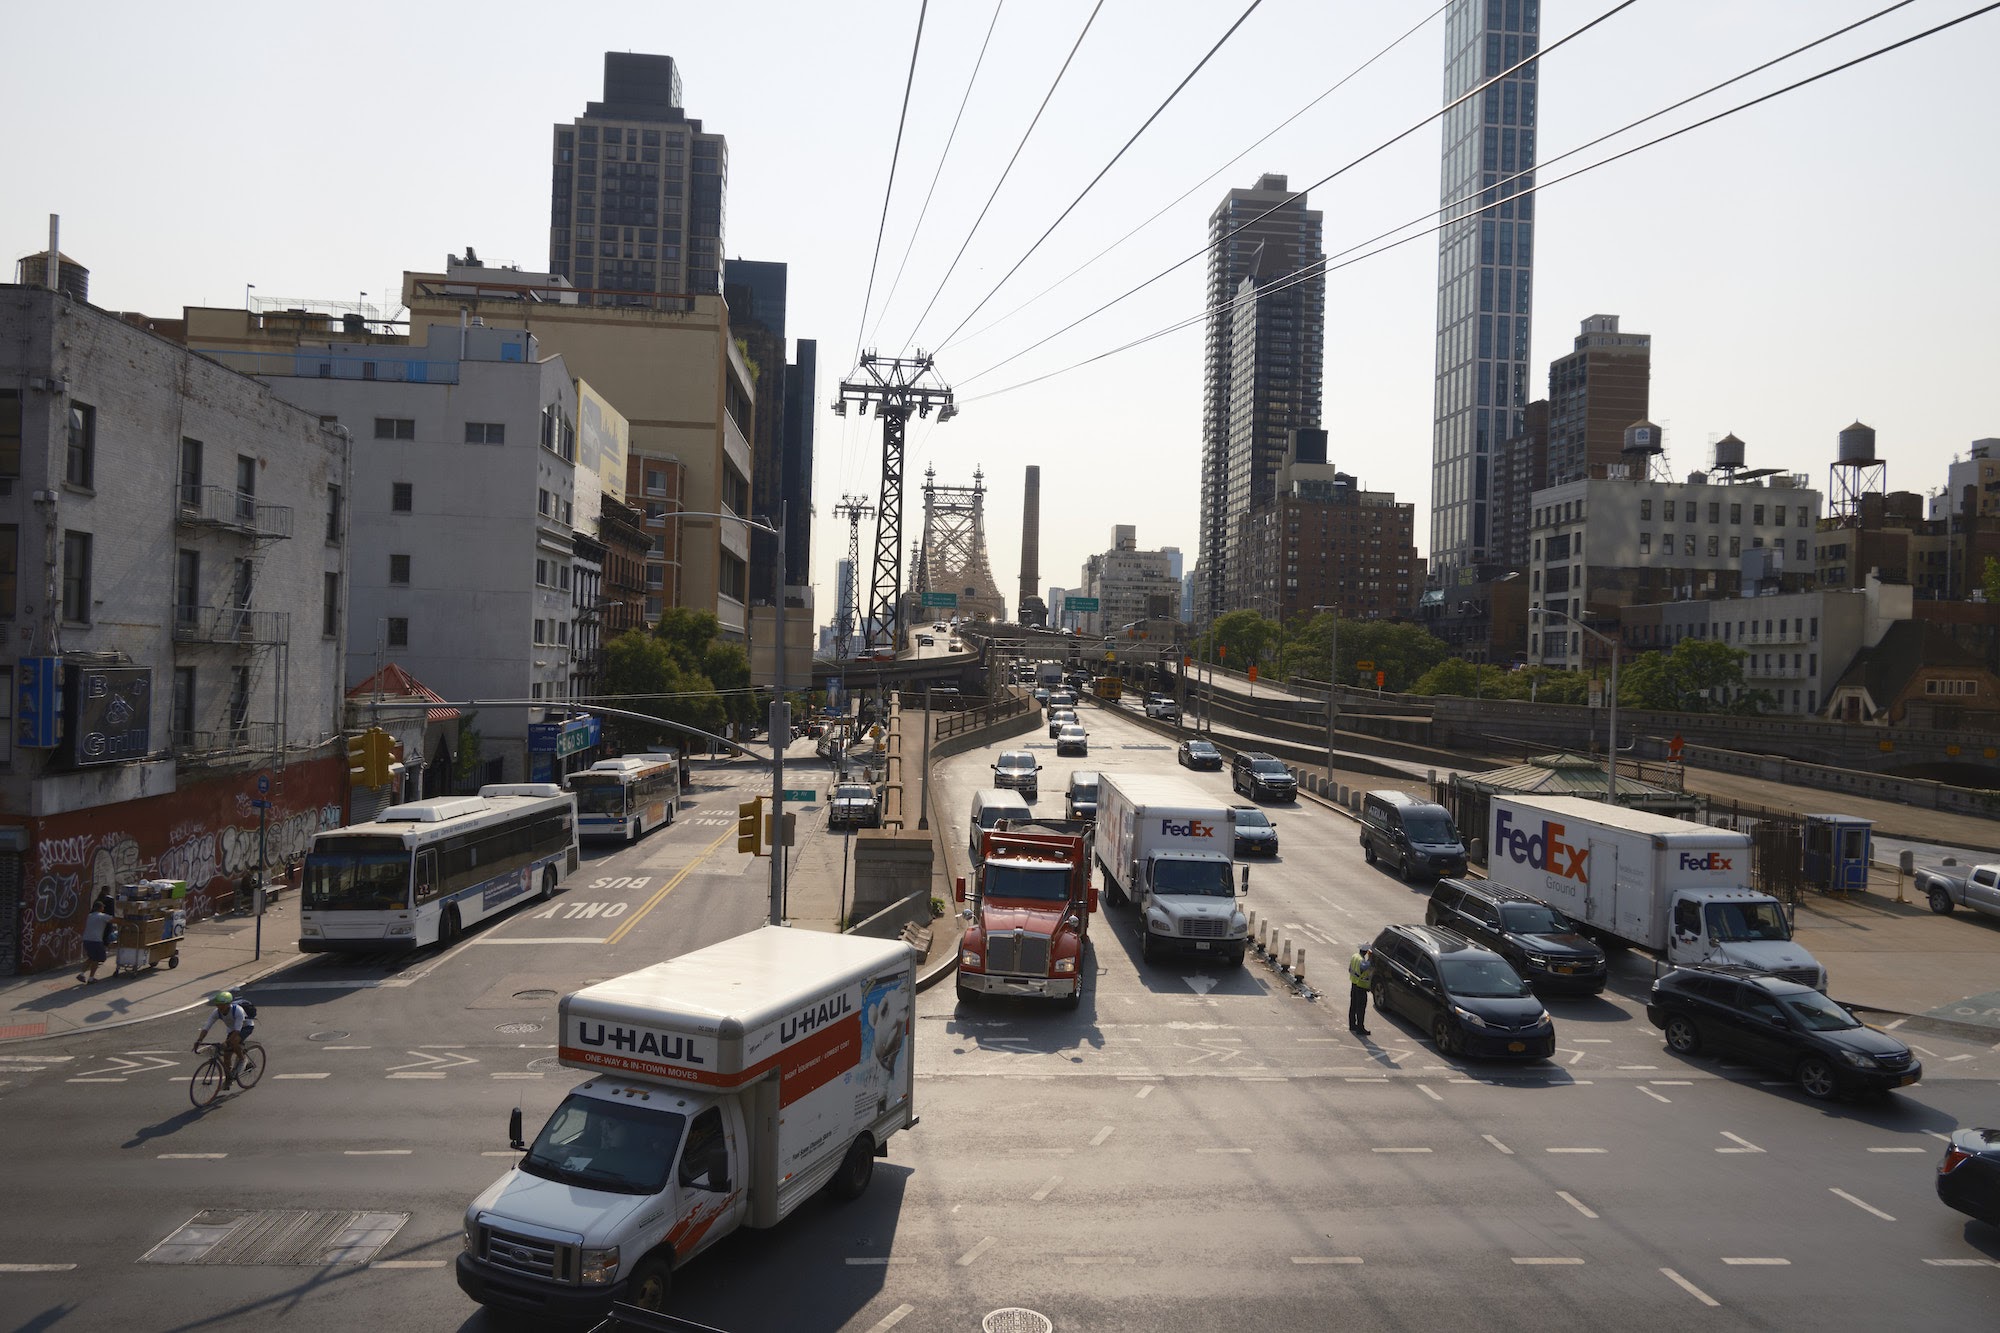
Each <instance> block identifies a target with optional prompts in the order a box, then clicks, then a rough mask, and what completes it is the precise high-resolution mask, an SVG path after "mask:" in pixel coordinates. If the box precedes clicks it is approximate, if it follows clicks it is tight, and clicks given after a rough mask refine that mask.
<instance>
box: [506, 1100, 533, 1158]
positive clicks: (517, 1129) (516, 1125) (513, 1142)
mask: <svg viewBox="0 0 2000 1333" xmlns="http://www.w3.org/2000/svg"><path fill="white" fill-rule="evenodd" d="M507 1146H508V1147H510V1148H512V1149H513V1150H514V1151H515V1152H521V1151H522V1150H524V1149H525V1148H526V1147H527V1146H528V1145H527V1144H525V1143H523V1142H522V1141H521V1108H520V1107H518V1106H517V1107H515V1108H514V1109H513V1110H512V1111H510V1112H508V1114H507Z"/></svg>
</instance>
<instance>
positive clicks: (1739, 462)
mask: <svg viewBox="0 0 2000 1333" xmlns="http://www.w3.org/2000/svg"><path fill="white" fill-rule="evenodd" d="M1715 466H1717V467H1719V468H1738V467H1742V466H1743V441H1741V440H1739V439H1737V438H1736V437H1735V436H1734V435H1725V436H1723V437H1722V438H1721V439H1719V440H1717V441H1716V442H1715Z"/></svg>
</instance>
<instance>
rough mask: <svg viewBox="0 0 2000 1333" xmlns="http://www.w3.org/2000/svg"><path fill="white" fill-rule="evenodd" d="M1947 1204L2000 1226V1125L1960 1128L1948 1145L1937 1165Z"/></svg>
mask: <svg viewBox="0 0 2000 1333" xmlns="http://www.w3.org/2000/svg"><path fill="white" fill-rule="evenodd" d="M1937 1192H1938V1198H1939V1199H1941V1200H1943V1201H1944V1203H1945V1206H1947V1207H1950V1208H1956V1209H1958V1211H1959V1212H1961V1213H1964V1214H1965V1215H1966V1216H1968V1217H1976V1218H1978V1219H1979V1220H1980V1221H1982V1222H1984V1223H1986V1225H1988V1226H1990V1227H2000V1129H1961V1130H1959V1131H1957V1132H1956V1133H1954V1134H1953V1135H1952V1136H1951V1142H1950V1143H1949V1144H1947V1145H1945V1150H1944V1160H1943V1161H1941V1162H1939V1163H1938V1169H1937Z"/></svg>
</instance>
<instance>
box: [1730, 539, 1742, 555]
mask: <svg viewBox="0 0 2000 1333" xmlns="http://www.w3.org/2000/svg"><path fill="white" fill-rule="evenodd" d="M1742 554H1743V539H1742V538H1741V537H1731V538H1730V539H1729V557H1730V559H1732V560H1733V559H1735V558H1736V557H1737V556H1739V555H1742Z"/></svg>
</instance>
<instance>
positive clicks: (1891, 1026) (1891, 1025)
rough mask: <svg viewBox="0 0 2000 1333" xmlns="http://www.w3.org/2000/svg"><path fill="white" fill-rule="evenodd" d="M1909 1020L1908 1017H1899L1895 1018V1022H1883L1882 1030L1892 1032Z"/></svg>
mask: <svg viewBox="0 0 2000 1333" xmlns="http://www.w3.org/2000/svg"><path fill="white" fill-rule="evenodd" d="M1909 1021H1910V1020H1909V1019H1907V1018H1899V1019H1897V1020H1896V1021H1895V1022H1893V1023H1884V1024H1883V1025H1882V1030H1883V1031H1884V1032H1894V1031H1895V1030H1896V1029H1897V1028H1899V1027H1901V1026H1903V1024H1905V1023H1907V1022H1909Z"/></svg>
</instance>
